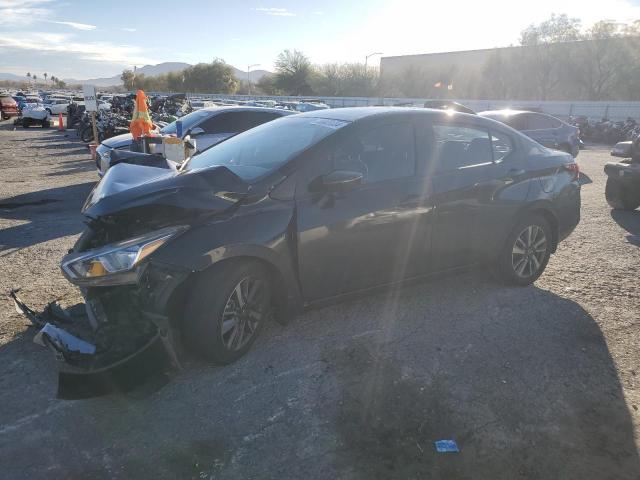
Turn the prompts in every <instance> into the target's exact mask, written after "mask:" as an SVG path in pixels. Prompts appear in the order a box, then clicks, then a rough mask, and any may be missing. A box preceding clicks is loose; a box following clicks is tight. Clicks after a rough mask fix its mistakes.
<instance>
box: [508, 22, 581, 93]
mask: <svg viewBox="0 0 640 480" xmlns="http://www.w3.org/2000/svg"><path fill="white" fill-rule="evenodd" d="M579 38H580V20H578V19H577V18H569V17H568V16H567V15H566V14H562V15H555V14H554V15H551V18H549V19H548V20H545V21H544V22H542V23H540V24H538V25H533V24H532V25H529V27H527V28H526V29H525V30H523V31H522V33H521V35H520V45H522V46H523V47H526V48H525V49H524V50H523V51H522V55H521V56H520V65H519V71H520V72H521V74H522V77H521V81H522V85H524V86H525V89H526V90H528V91H530V92H533V93H534V94H533V98H535V99H538V100H548V99H549V98H550V97H551V96H552V95H553V93H554V91H555V90H556V87H557V86H558V84H559V82H560V79H561V69H562V66H563V64H562V62H564V61H565V57H564V55H563V54H562V50H561V49H560V48H558V46H557V45H558V44H559V43H561V42H571V41H575V40H578V39H579Z"/></svg>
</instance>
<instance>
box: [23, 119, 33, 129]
mask: <svg viewBox="0 0 640 480" xmlns="http://www.w3.org/2000/svg"><path fill="white" fill-rule="evenodd" d="M30 126H31V120H29V119H28V118H23V119H22V128H29V127H30Z"/></svg>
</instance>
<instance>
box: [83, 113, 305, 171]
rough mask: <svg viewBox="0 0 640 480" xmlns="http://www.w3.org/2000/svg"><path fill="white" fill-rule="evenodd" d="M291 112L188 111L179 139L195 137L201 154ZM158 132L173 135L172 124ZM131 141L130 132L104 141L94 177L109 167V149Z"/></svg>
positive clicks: (120, 147)
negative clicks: (230, 138) (187, 136)
mask: <svg viewBox="0 0 640 480" xmlns="http://www.w3.org/2000/svg"><path fill="white" fill-rule="evenodd" d="M292 113H294V112H291V111H287V110H281V109H276V108H261V107H239V106H229V107H211V108H203V109H200V110H196V111H195V112H191V113H190V114H188V115H185V116H184V117H182V118H181V119H180V120H182V132H183V137H184V136H186V135H190V136H191V138H195V139H196V148H197V151H198V152H201V151H202V150H206V149H207V148H209V147H211V146H212V145H215V144H217V143H220V142H222V141H223V140H226V139H227V138H229V137H232V136H234V135H237V134H238V133H241V132H244V131H245V130H249V129H251V128H253V127H257V126H258V125H261V124H263V123H266V122H270V121H271V120H275V119H276V118H280V117H284V116H286V115H291V114H292ZM160 133H161V134H163V135H175V134H176V122H173V123H170V124H169V125H167V126H165V127H163V128H161V129H160ZM132 141H133V137H132V136H131V134H130V133H125V134H123V135H117V136H115V137H111V138H108V139H107V140H104V141H103V142H102V143H101V144H100V145H99V146H98V148H97V149H96V166H97V168H98V175H100V176H102V175H104V174H105V172H106V171H107V170H108V169H109V167H110V166H111V150H113V149H116V150H129V149H130V148H131V142H132Z"/></svg>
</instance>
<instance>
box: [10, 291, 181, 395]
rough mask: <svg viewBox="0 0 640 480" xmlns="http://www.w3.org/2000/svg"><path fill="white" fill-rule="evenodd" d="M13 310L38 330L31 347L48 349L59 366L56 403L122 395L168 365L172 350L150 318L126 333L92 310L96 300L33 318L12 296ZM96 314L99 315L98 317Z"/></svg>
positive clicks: (53, 308)
mask: <svg viewBox="0 0 640 480" xmlns="http://www.w3.org/2000/svg"><path fill="white" fill-rule="evenodd" d="M10 296H11V297H12V299H13V301H14V304H15V307H16V310H17V311H18V312H19V313H22V314H24V315H25V316H26V317H27V318H28V319H29V320H30V321H31V322H32V323H33V324H34V326H36V327H38V328H39V329H40V330H39V331H38V333H37V334H36V336H35V338H34V342H36V343H38V344H40V345H44V346H47V347H49V348H51V349H52V350H53V351H54V353H55V356H56V359H57V361H58V362H57V363H58V398H63V399H80V398H89V397H95V396H100V395H105V394H108V393H113V392H126V391H129V390H131V389H132V388H134V387H136V386H138V385H140V384H141V383H143V382H144V381H145V380H147V379H148V378H149V377H151V376H153V375H154V374H158V373H162V372H163V371H164V370H165V368H166V367H167V366H168V364H169V360H170V355H168V353H170V352H171V347H170V345H169V344H168V343H167V340H166V335H162V333H163V329H162V328H159V327H158V326H157V325H156V323H154V322H153V321H151V320H148V319H139V321H137V322H136V324H135V328H129V329H127V328H124V327H123V325H124V324H123V322H118V320H117V319H113V318H109V319H104V318H99V317H100V316H103V315H104V312H103V311H102V310H101V309H100V308H94V306H92V305H94V304H95V299H92V300H91V301H88V302H87V303H86V304H78V305H75V306H73V307H71V308H70V309H68V310H63V309H61V308H60V307H59V306H58V305H57V303H55V302H54V303H51V304H49V305H48V306H47V308H46V309H45V310H44V312H43V313H42V314H38V313H36V312H35V311H34V310H32V309H31V308H29V307H28V306H27V305H26V304H25V303H24V302H22V301H21V300H20V298H19V297H18V295H17V291H15V290H14V291H11V292H10ZM96 310H98V311H99V312H100V313H96Z"/></svg>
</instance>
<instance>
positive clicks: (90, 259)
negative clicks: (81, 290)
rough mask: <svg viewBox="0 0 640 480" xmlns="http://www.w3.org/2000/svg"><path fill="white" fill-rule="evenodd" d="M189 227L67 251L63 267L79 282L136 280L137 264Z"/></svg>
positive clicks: (105, 282)
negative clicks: (89, 248)
mask: <svg viewBox="0 0 640 480" xmlns="http://www.w3.org/2000/svg"><path fill="white" fill-rule="evenodd" d="M186 228H187V227H185V226H178V227H170V228H164V229H162V230H156V231H154V232H150V233H146V234H144V235H140V236H138V237H135V238H131V239H129V240H124V241H121V242H117V243H112V244H110V245H105V246H104V247H100V248H96V249H94V250H89V251H86V252H82V253H79V254H76V253H74V254H71V255H67V256H66V257H65V258H63V259H62V270H63V271H64V273H65V274H66V275H67V277H68V278H69V280H71V281H72V282H73V283H77V284H83V285H85V284H96V285H97V284H99V285H119V284H125V283H135V281H136V272H135V267H136V266H138V265H139V264H140V262H142V260H144V259H145V258H146V257H148V256H149V255H151V254H152V253H153V252H155V251H156V250H157V249H158V248H160V247H161V246H162V245H164V244H165V243H166V242H168V241H169V240H170V239H171V238H173V237H174V236H176V235H177V234H178V233H180V232H182V231H184V230H185V229H186Z"/></svg>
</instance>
